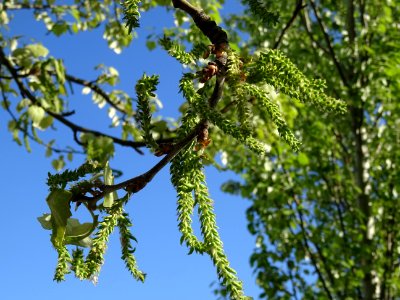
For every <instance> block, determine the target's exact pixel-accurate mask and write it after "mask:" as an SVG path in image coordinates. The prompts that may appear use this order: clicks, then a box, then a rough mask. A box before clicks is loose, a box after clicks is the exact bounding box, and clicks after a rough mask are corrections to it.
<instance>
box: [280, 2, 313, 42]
mask: <svg viewBox="0 0 400 300" xmlns="http://www.w3.org/2000/svg"><path fill="white" fill-rule="evenodd" d="M304 7H306V5H303V0H297V3H296V7H295V8H294V11H293V13H292V17H291V18H290V19H289V21H288V22H287V23H286V26H285V27H284V28H283V30H282V32H281V34H280V35H279V37H278V39H277V40H276V42H275V44H274V47H273V49H277V48H278V47H279V44H280V43H281V41H282V39H283V37H284V35H285V33H286V31H287V30H288V29H289V28H290V26H292V24H293V22H294V20H295V19H296V17H297V16H298V14H299V13H300V11H301V10H302V9H303V8H304Z"/></svg>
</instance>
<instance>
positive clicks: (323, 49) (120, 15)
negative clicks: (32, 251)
mask: <svg viewBox="0 0 400 300" xmlns="http://www.w3.org/2000/svg"><path fill="white" fill-rule="evenodd" d="M223 2H224V1H217V0H213V1H205V0H198V1H191V3H188V2H187V1H183V0H181V1H179V0H175V1H164V0H152V1H148V0H146V1H134V0H127V1H123V2H122V3H119V2H118V1H92V0H82V1H74V2H73V3H70V4H64V3H62V1H60V3H58V2H57V1H38V0H36V1H5V2H4V3H2V4H0V24H1V26H2V29H1V31H0V44H1V48H0V64H1V65H0V67H1V69H0V79H1V84H0V88H1V96H2V107H3V109H5V110H6V111H7V112H8V113H9V116H10V121H9V128H8V129H9V131H10V132H11V134H12V135H13V138H14V140H15V141H16V142H17V143H18V144H21V145H22V144H24V145H25V147H26V149H27V150H28V151H30V146H29V144H30V142H32V141H34V142H37V143H39V144H42V145H45V147H46V149H47V151H46V155H47V156H52V155H53V154H54V153H59V154H60V156H59V157H58V158H57V159H54V160H53V163H52V164H53V167H54V168H55V169H56V170H58V171H61V170H62V169H64V167H65V164H66V162H65V161H64V154H65V153H66V154H67V156H68V158H69V159H70V160H72V158H73V155H74V154H76V153H83V154H84V155H85V157H86V159H85V161H84V162H83V164H82V166H81V167H79V168H78V169H76V170H66V171H63V172H61V173H58V174H55V175H52V174H50V173H49V177H48V182H47V184H48V186H49V188H50V194H49V196H48V198H47V203H48V206H49V211H50V213H47V214H44V215H43V216H42V217H39V218H38V219H39V221H40V223H41V225H42V226H43V228H45V229H47V230H52V238H51V242H52V244H53V246H54V247H55V248H56V250H57V252H58V255H59V258H58V264H57V268H56V273H55V277H54V279H55V280H57V281H61V280H64V277H65V275H66V274H67V273H70V272H71V271H72V272H74V273H75V275H76V277H77V278H80V279H91V280H96V277H97V275H98V273H99V272H100V269H101V266H102V264H103V262H104V253H105V250H106V248H107V243H108V239H109V235H110V234H111V233H112V232H113V230H114V229H115V228H118V229H119V233H120V236H121V250H122V259H123V260H124V261H125V264H126V267H127V268H128V270H129V271H130V272H131V274H132V275H133V277H135V278H136V279H137V280H140V281H144V280H145V274H144V273H143V272H142V271H140V269H139V268H138V266H137V263H136V259H135V257H134V249H135V248H134V247H133V245H132V242H135V241H136V239H135V237H134V236H133V235H132V233H131V232H130V226H131V221H130V218H129V215H128V213H127V212H125V210H124V207H125V205H126V203H127V202H128V201H129V198H130V196H131V195H132V194H133V193H138V192H140V190H141V189H143V188H144V187H145V186H146V184H147V183H148V182H150V181H151V180H152V179H153V177H154V176H155V175H156V174H157V173H158V172H159V171H160V170H161V169H162V168H164V167H165V166H166V165H167V164H169V163H170V173H171V182H172V184H173V185H174V187H175V188H176V190H177V194H178V203H177V214H178V228H179V231H180V232H181V243H184V244H185V245H186V246H187V247H188V248H189V252H190V253H192V252H197V253H200V254H205V255H209V256H210V258H211V259H212V262H213V264H214V265H215V267H216V270H217V274H218V277H219V279H220V281H221V284H222V287H221V289H220V290H219V291H217V293H219V294H220V295H221V296H222V297H224V296H227V297H230V298H231V299H247V297H246V296H244V294H243V287H242V282H241V281H240V279H239V278H238V275H237V274H236V272H235V270H233V269H232V268H231V267H230V264H229V260H228V258H227V256H226V254H225V252H224V249H223V245H222V241H221V238H220V236H219V233H218V230H217V225H216V221H217V220H216V217H215V214H214V212H213V201H212V199H211V198H210V197H209V194H208V190H207V183H206V179H205V176H204V172H203V169H204V165H205V164H210V163H211V164H213V165H215V166H216V167H218V168H219V169H226V170H233V171H235V172H237V173H238V174H240V175H241V176H242V179H243V180H241V181H238V182H236V181H229V182H227V183H226V184H225V185H224V186H223V189H224V190H225V191H226V192H229V193H234V194H240V195H242V196H243V197H245V198H248V199H250V201H251V203H252V206H251V207H250V209H249V210H248V211H247V216H248V221H249V226H248V228H249V230H250V232H251V233H252V234H254V236H255V237H256V245H257V247H256V249H255V250H254V254H253V255H252V256H251V258H250V264H251V265H252V266H253V267H254V269H255V271H256V274H257V283H258V285H259V286H260V287H261V288H262V289H263V293H262V295H260V297H261V298H268V299H278V298H279V299H297V298H304V299H314V298H318V299H374V298H379V299H395V298H396V297H397V296H398V295H399V288H400V280H399V279H398V277H399V276H398V275H399V271H400V270H399V264H398V254H399V253H398V245H397V240H398V232H399V229H400V228H399V225H398V214H397V210H396V204H397V203H396V202H397V201H398V190H399V182H400V180H399V179H400V178H399V171H398V170H399V168H398V164H399V157H400V149H399V146H398V145H399V142H400V139H399V133H398V130H397V128H398V127H399V119H398V118H397V117H396V116H398V115H399V105H398V104H397V102H396V100H397V98H396V97H398V95H399V92H400V80H399V75H400V74H399V71H398V70H399V67H400V54H399V53H400V51H399V50H400V49H399V48H400V46H399V43H398V42H396V41H399V40H400V24H399V22H398V20H399V19H400V9H399V7H398V6H396V4H395V3H393V2H391V1H379V2H378V3H376V4H374V3H365V2H364V1H351V0H350V1H343V2H340V3H339V2H337V1H322V2H321V1H317V2H314V1H312V0H307V1H306V0H304V1H295V2H294V1H259V0H250V1H247V0H246V1H242V2H243V4H244V5H245V7H246V11H245V12H244V13H243V14H237V15H230V16H224V17H222V16H221V15H220V13H219V9H220V8H221V6H222V5H223ZM156 6H160V7H165V8H166V9H167V10H168V11H170V12H171V14H173V15H174V18H175V25H176V26H175V27H172V28H165V29H164V30H163V32H162V33H161V32H157V33H155V34H154V35H150V36H149V37H148V41H147V45H148V48H149V49H150V50H151V49H153V48H155V47H157V45H159V46H160V47H161V48H163V49H165V50H166V51H167V52H168V53H169V55H171V56H172V57H174V58H175V59H177V60H178V61H179V62H180V63H181V64H182V65H183V66H184V67H185V68H186V70H187V73H185V74H183V76H182V79H181V80H180V85H179V88H180V91H181V93H182V95H183V96H184V98H185V100H186V101H185V103H184V104H183V105H182V107H181V108H180V111H181V113H182V115H181V116H180V117H179V119H177V120H175V122H172V123H171V122H166V119H161V120H160V119H156V118H154V117H153V116H152V114H153V113H154V112H155V110H156V105H157V103H158V102H159V101H160V100H159V99H158V98H157V95H156V94H155V92H156V89H157V85H158V83H159V77H158V76H157V75H147V74H143V76H142V77H141V78H140V79H139V80H138V81H137V83H136V85H135V91H136V95H129V93H127V92H125V91H122V90H118V89H116V88H115V85H116V83H117V82H118V80H119V73H118V71H117V70H116V69H115V68H113V67H106V66H104V65H99V66H98V71H99V72H100V75H99V76H98V77H97V78H96V80H94V81H89V80H86V79H82V78H78V77H76V76H74V75H72V74H69V73H67V72H66V66H65V65H64V62H63V61H62V60H61V59H60V58H55V57H52V56H51V55H50V53H49V51H48V50H47V48H46V47H45V45H42V44H39V43H31V44H20V43H19V39H20V37H18V36H13V35H12V30H10V31H8V30H7V24H8V22H9V18H10V17H11V15H12V14H16V13H18V11H19V10H22V9H31V10H32V11H33V14H34V16H35V18H36V19H37V20H38V21H40V22H43V23H44V24H45V26H46V28H47V30H48V31H49V33H50V34H54V35H56V36H62V35H64V34H66V33H70V34H76V33H78V32H80V31H85V30H90V29H96V28H102V29H103V30H104V34H103V37H104V38H105V39H106V40H107V43H108V45H109V47H110V48H111V49H113V50H114V52H115V53H117V54H118V53H120V52H121V51H122V50H123V48H124V47H127V46H129V45H130V42H131V41H132V38H133V37H135V28H136V27H138V26H139V25H140V15H141V13H143V14H144V13H146V11H148V10H149V9H152V8H154V7H156ZM100 25H102V26H100ZM155 36H158V38H155ZM189 48H190V49H191V50H190V51H188V50H186V49H189ZM74 85H78V86H81V87H83V93H85V94H89V93H91V94H92V98H93V101H94V102H95V103H96V104H97V105H98V106H99V107H100V108H101V107H104V106H106V107H107V108H108V113H109V117H110V119H111V126H112V127H113V128H115V129H117V132H119V136H113V135H109V134H106V133H103V132H100V131H98V130H96V129H89V128H86V127H83V126H81V125H79V124H76V123H74V122H72V121H71V119H70V116H71V114H73V112H70V111H69V110H68V107H69V105H68V103H69V96H70V87H71V86H74ZM339 99H342V100H339ZM166 117H167V116H166ZM60 125H63V126H65V127H67V128H69V129H70V130H71V131H72V133H73V135H72V136H73V144H74V146H70V147H68V148H66V149H59V148H56V147H54V144H55V141H54V140H51V141H44V140H42V139H41V136H40V135H39V134H38V130H40V131H51V130H54V129H55V126H60ZM21 138H22V140H21ZM116 146H124V147H130V148H131V149H132V150H134V151H136V152H137V153H138V154H143V151H142V150H141V149H142V148H143V147H148V148H149V149H150V150H151V153H152V154H154V155H155V156H159V157H160V160H159V162H158V163H157V164H155V165H154V166H149V169H148V171H147V172H145V173H143V174H141V175H139V176H136V177H132V178H131V179H129V180H127V181H124V182H119V183H115V178H114V177H115V175H117V174H116V172H115V171H113V169H112V168H111V166H110V165H112V157H113V156H114V153H115V151H116V150H117V149H118V148H116ZM219 156H222V157H223V159H222V164H221V163H219V162H218V159H217V158H218V157H219ZM124 171H126V172H129V170H124ZM118 191H119V193H117V192H118ZM121 195H122V196H121ZM72 204H75V205H76V207H79V209H82V208H84V209H87V210H88V211H89V213H90V215H91V217H92V222H90V223H83V224H81V223H80V222H79V220H77V219H75V218H72V214H71V205H72ZM195 208H197V210H198V216H199V221H200V226H201V237H198V236H196V234H195V233H194V230H193V227H192V215H193V211H194V209H195ZM69 245H75V246H78V247H75V248H71V246H69ZM85 247H86V248H88V249H87V250H84V248H85ZM239 275H240V274H239Z"/></svg>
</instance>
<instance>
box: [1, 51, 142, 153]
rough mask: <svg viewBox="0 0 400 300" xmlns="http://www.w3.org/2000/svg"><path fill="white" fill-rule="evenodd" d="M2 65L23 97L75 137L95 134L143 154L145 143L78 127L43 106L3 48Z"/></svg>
mask: <svg viewBox="0 0 400 300" xmlns="http://www.w3.org/2000/svg"><path fill="white" fill-rule="evenodd" d="M0 63H2V64H4V65H5V66H6V68H7V69H8V71H9V72H10V74H11V76H12V77H13V79H14V81H15V83H16V84H17V86H18V89H19V91H20V93H21V95H22V96H24V97H27V98H28V99H29V100H31V101H32V103H33V104H35V105H38V106H40V107H42V108H43V109H44V111H45V112H46V113H47V114H49V115H50V116H52V117H53V118H54V119H56V120H57V121H59V122H61V123H62V124H64V125H66V126H67V127H69V128H70V129H71V130H72V132H73V133H74V136H77V133H78V132H84V133H91V134H93V135H95V136H103V137H107V138H110V139H112V140H113V141H114V143H116V144H119V145H121V146H126V147H131V148H133V149H134V150H135V151H136V152H138V153H139V154H143V152H142V151H141V150H140V149H139V148H140V147H144V146H146V145H145V143H144V142H134V141H127V140H123V139H120V138H117V137H114V136H111V135H108V134H105V133H102V132H100V131H97V130H91V129H88V128H85V127H82V126H80V125H77V124H75V123H73V122H71V121H69V120H68V119H66V118H64V117H63V116H62V115H60V114H56V113H54V112H52V111H51V110H49V109H47V108H45V107H43V106H41V105H40V102H39V101H38V100H37V99H36V97H35V96H34V95H33V94H32V93H31V91H30V90H29V89H27V88H26V87H25V86H24V84H23V83H22V81H21V80H20V78H19V76H18V73H17V71H16V70H15V69H14V68H13V67H12V65H11V63H10V62H9V61H8V59H7V58H6V55H5V53H4V51H3V49H2V48H0Z"/></svg>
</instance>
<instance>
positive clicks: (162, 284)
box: [0, 1, 259, 300]
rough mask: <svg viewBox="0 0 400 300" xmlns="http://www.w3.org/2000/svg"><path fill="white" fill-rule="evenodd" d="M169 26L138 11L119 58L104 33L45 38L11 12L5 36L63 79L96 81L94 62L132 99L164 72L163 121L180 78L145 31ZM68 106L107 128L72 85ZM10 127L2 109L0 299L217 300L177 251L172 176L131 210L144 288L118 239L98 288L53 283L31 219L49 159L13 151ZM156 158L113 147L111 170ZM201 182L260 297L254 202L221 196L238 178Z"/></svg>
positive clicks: (236, 260)
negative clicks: (114, 73)
mask: <svg viewBox="0 0 400 300" xmlns="http://www.w3.org/2000/svg"><path fill="white" fill-rule="evenodd" d="M228 7H229V9H230V10H235V9H239V6H238V5H237V3H236V1H230V2H229V3H228ZM154 20H156V24H155V22H154ZM172 22H173V19H172V16H171V15H170V14H168V13H166V12H165V11H163V10H155V11H152V12H149V13H144V14H143V16H142V19H141V28H140V29H139V31H138V34H139V36H138V38H137V39H135V40H134V41H133V43H132V45H131V47H130V48H128V49H125V50H124V51H123V52H122V54H120V55H115V54H114V52H113V51H112V50H110V49H108V48H107V44H106V41H105V40H103V39H102V31H101V30H97V31H93V32H87V33H81V34H79V35H77V36H68V35H67V36H63V37H61V38H56V37H54V36H50V35H46V34H45V33H46V31H45V28H44V25H43V24H38V23H36V22H35V21H34V20H33V18H32V15H31V14H30V13H29V12H23V13H22V14H20V15H19V14H15V18H14V19H13V20H12V22H11V23H10V32H9V34H10V35H17V34H21V35H25V36H27V37H30V38H34V39H35V40H36V41H39V42H42V43H43V44H44V45H45V46H46V47H48V48H49V50H50V54H51V55H53V56H54V57H56V58H63V59H64V62H65V65H66V66H67V68H68V72H69V73H71V74H73V75H76V76H79V77H83V78H89V79H90V78H92V79H93V78H95V72H94V69H93V68H94V66H96V65H97V64H99V63H104V64H105V65H107V66H114V67H115V68H116V69H118V71H119V73H120V76H121V83H120V85H119V86H118V88H121V89H124V90H125V91H127V92H129V93H131V94H133V93H134V84H135V82H136V80H137V79H138V78H139V77H140V76H141V75H142V74H143V72H146V73H147V74H149V75H151V74H160V85H159V89H158V91H157V94H158V96H159V97H160V99H161V100H162V101H163V105H164V109H163V110H162V111H161V114H162V115H163V116H176V115H177V111H178V107H179V104H180V103H181V102H182V98H181V96H180V95H178V80H179V78H180V75H181V74H182V72H183V70H182V69H181V67H180V65H179V64H177V63H176V62H175V61H174V59H173V58H171V57H169V56H168V55H167V54H166V53H165V52H164V51H162V50H155V51H153V52H148V51H147V50H146V48H145V37H146V36H147V34H149V33H150V31H149V30H150V29H149V28H151V27H154V26H155V25H156V26H157V27H162V26H170V25H171V24H172ZM25 41H29V39H26V40H25ZM70 100H71V103H72V105H71V108H74V109H76V111H77V114H76V115H75V116H73V117H72V119H73V120H74V121H76V122H79V123H80V124H82V125H85V126H87V127H90V128H93V129H96V130H109V129H108V128H107V126H108V124H109V119H108V117H107V111H106V110H105V109H103V110H98V109H97V107H96V105H95V104H93V103H92V100H91V98H90V96H87V95H86V96H85V95H82V93H81V90H80V89H79V88H78V87H77V88H75V93H74V94H73V95H71V98H70ZM8 120H9V117H8V115H7V114H6V112H5V111H3V110H0V126H1V128H2V129H1V130H0V141H2V143H4V144H3V146H2V150H1V154H2V155H0V163H1V167H2V172H1V173H0V174H1V175H0V179H1V186H2V198H3V200H2V203H3V209H2V211H3V214H2V217H1V219H0V224H1V227H2V231H3V234H2V247H0V265H1V269H0V299H4V300H14V299H54V297H57V299H58V300H62V299H71V298H74V299H88V298H89V297H90V298H92V299H97V300H102V299H110V297H127V298H128V299H140V300H150V299H168V300H169V299H170V300H187V299H191V300H200V299H201V300H204V299H215V297H214V296H213V295H212V289H211V288H210V284H211V283H212V282H213V281H216V280H217V277H216V272H215V269H214V267H213V266H212V263H211V260H210V259H209V258H208V257H207V256H199V255H196V254H192V255H187V252H188V250H187V249H186V247H185V246H181V245H180V244H179V238H180V233H179V232H178V229H177V221H176V212H175V209H176V193H175V191H174V189H173V187H172V186H171V184H170V181H169V173H168V168H165V169H164V170H163V171H162V172H160V173H159V174H158V175H157V176H156V178H155V179H154V180H153V181H152V182H151V183H150V184H149V185H148V186H147V187H146V188H145V189H144V190H142V191H140V193H138V194H135V195H134V196H133V197H132V198H131V200H130V203H129V204H128V207H127V210H128V212H129V213H130V215H131V217H132V220H133V223H134V226H133V228H132V231H133V234H134V235H135V236H136V238H137V239H138V241H139V244H138V245H137V251H136V257H137V260H138V264H139V266H140V267H141V269H142V270H143V271H144V272H146V273H147V278H146V282H145V283H144V284H142V283H138V282H136V281H135V280H134V279H133V278H132V277H131V276H130V274H129V272H128V271H127V270H126V269H125V267H124V264H123V262H122V260H121V259H120V256H121V254H120V245H119V240H118V235H117V234H115V235H113V236H112V239H111V242H110V244H109V248H108V251H107V255H106V261H105V264H104V266H103V269H102V272H101V274H100V276H99V283H98V284H97V286H94V285H93V284H92V283H90V282H81V281H79V280H77V279H75V278H74V277H73V276H72V275H69V276H67V281H66V282H63V283H59V284H57V283H55V282H53V281H52V278H53V274H54V267H55V264H56V252H55V251H54V249H52V246H51V244H50V240H49V238H50V236H49V232H48V231H45V230H43V229H42V228H41V226H40V224H39V223H38V222H37V220H36V217H38V216H40V215H42V214H43V213H45V212H48V208H47V205H46V202H45V198H46V196H47V186H46V184H45V181H46V177H47V172H48V171H52V169H51V160H49V159H47V158H45V156H44V153H45V149H44V148H43V147H42V146H39V145H32V153H27V152H26V150H25V149H24V148H23V147H19V146H18V145H17V144H16V143H14V142H13V141H12V136H11V134H10V133H9V132H8V131H7V130H6V128H7V122H8ZM56 127H57V129H58V131H57V138H58V141H57V143H58V145H60V146H63V145H67V144H71V143H72V134H71V132H70V131H69V130H66V129H63V128H62V126H61V125H60V124H56ZM49 136H50V135H49ZM49 136H47V135H46V134H44V135H42V137H43V138H44V139H46V138H48V137H49ZM82 160H83V157H79V156H76V157H75V159H74V161H73V163H71V164H70V165H68V166H69V167H70V168H73V167H76V166H77V165H79V164H80V163H82ZM157 160H158V159H156V158H153V157H150V156H140V155H138V154H137V153H136V152H134V151H132V150H129V149H124V148H120V147H118V148H117V154H116V157H115V159H113V160H112V162H111V166H112V167H113V168H117V169H121V170H123V171H124V177H123V178H121V179H120V180H124V179H127V178H129V177H132V176H136V175H138V174H140V173H141V172H143V171H145V170H147V169H148V168H150V167H151V166H152V165H154V163H155V162H156V161H157ZM206 174H207V178H208V183H209V188H210V193H211V196H212V197H213V198H214V199H215V211H216V214H217V222H218V226H219V228H220V234H221V236H222V239H223V241H224V246H225V250H226V252H227V255H228V257H229V259H230V261H231V263H232V266H233V267H234V268H235V269H236V270H237V271H238V274H239V277H240V278H241V279H242V280H243V282H244V286H245V291H246V293H247V295H249V296H253V297H255V298H257V295H258V294H259V289H258V288H257V287H256V285H255V283H254V281H255V278H254V276H253V274H252V270H251V268H250V266H249V263H248V261H249V256H250V254H251V252H252V249H253V247H254V239H253V237H251V236H250V234H249V233H248V232H247V229H246V225H247V223H246V216H245V210H246V208H247V207H248V206H249V204H250V203H249V202H248V201H247V200H244V199H241V198H239V197H232V196H229V195H226V194H223V193H222V192H221V191H220V185H221V184H222V183H223V182H225V181H226V180H228V179H230V178H232V177H233V176H234V174H231V173H219V172H218V171H216V170H213V169H207V173H206Z"/></svg>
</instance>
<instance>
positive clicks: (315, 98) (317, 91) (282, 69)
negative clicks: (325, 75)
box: [248, 50, 346, 114]
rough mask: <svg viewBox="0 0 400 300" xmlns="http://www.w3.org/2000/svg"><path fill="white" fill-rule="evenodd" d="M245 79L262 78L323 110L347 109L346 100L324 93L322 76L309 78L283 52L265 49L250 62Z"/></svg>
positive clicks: (283, 91)
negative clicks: (314, 78) (320, 77)
mask: <svg viewBox="0 0 400 300" xmlns="http://www.w3.org/2000/svg"><path fill="white" fill-rule="evenodd" d="M249 73H250V74H249V76H248V81H249V82H251V83H258V82H265V83H268V84H270V85H272V86H273V87H275V88H276V89H277V90H278V91H279V92H282V93H284V94H286V95H288V96H289V97H291V98H293V99H295V100H299V101H301V102H304V103H311V104H313V105H314V106H316V107H318V108H319V109H320V110H322V111H330V112H338V113H342V114H343V113H345V112H346V104H345V103H344V102H343V101H339V100H337V99H335V98H332V97H329V96H328V95H326V94H325V93H324V89H325V88H326V84H325V82H324V81H323V80H320V79H317V80H310V79H308V78H307V77H306V76H305V75H304V74H303V73H302V72H301V71H300V70H299V69H298V68H297V67H296V66H295V65H294V64H293V63H292V62H291V61H290V60H289V59H288V58H287V57H285V56H284V55H283V54H282V52H280V51H278V50H267V51H266V52H261V54H260V56H259V57H258V58H257V60H256V61H255V62H254V63H252V64H250V66H249Z"/></svg>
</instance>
